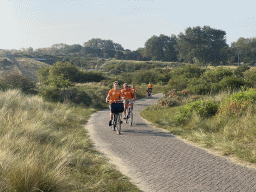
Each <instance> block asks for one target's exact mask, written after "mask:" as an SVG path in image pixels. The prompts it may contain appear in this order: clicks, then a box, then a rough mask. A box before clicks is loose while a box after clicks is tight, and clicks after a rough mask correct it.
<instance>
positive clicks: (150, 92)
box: [147, 89, 152, 99]
mask: <svg viewBox="0 0 256 192" xmlns="http://www.w3.org/2000/svg"><path fill="white" fill-rule="evenodd" d="M148 98H152V90H149V89H147V99H148Z"/></svg>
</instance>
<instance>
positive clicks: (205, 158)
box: [85, 94, 256, 192]
mask: <svg viewBox="0 0 256 192" xmlns="http://www.w3.org/2000/svg"><path fill="white" fill-rule="evenodd" d="M161 96H162V94H157V95H154V96H153V99H141V100H138V101H136V103H135V106H134V123H133V126H129V125H128V124H125V123H123V124H122V130H121V135H117V134H116V132H114V131H112V130H111V128H110V127H109V126H108V121H109V110H108V109H106V110H103V111H99V112H97V113H95V114H93V115H92V117H91V118H90V120H89V121H88V123H87V124H86V126H85V127H86V129H87V130H88V132H89V135H90V137H91V140H92V141H93V143H94V146H95V147H96V149H98V150H99V151H100V152H101V153H103V154H104V155H105V156H106V157H107V158H109V159H110V163H112V164H114V165H115V166H116V167H117V169H119V170H120V171H121V172H122V173H123V174H124V175H126V176H128V177H130V178H131V181H132V182H133V183H135V184H136V185H137V186H138V187H139V188H140V189H141V191H146V192H147V191H149V192H151V191H164V192H165V191H168V192H169V191H171V192H172V191H174V192H175V191H182V192H186V191H189V192H190V191H191V192H192V191H202V192H203V191H205V192H212V191H228V192H229V191H230V192H231V191H232V192H233V191H234V192H241V191H244V192H251V191H256V170H255V169H250V168H247V167H244V166H241V165H238V164H234V163H232V162H230V161H228V160H226V159H225V158H221V157H218V156H215V155H213V154H210V153H208V152H207V151H205V150H202V149H200V148H197V147H195V146H192V145H190V144H187V143H185V142H183V141H182V140H180V139H178V138H177V137H175V136H174V135H172V134H170V133H168V132H165V131H163V130H161V129H157V128H154V127H152V126H150V125H148V124H147V123H146V122H145V121H144V120H143V119H141V118H140V116H139V112H140V111H141V110H142V109H144V108H145V107H147V106H149V105H151V104H153V103H155V102H156V101H157V100H158V99H159V98H160V97H161Z"/></svg>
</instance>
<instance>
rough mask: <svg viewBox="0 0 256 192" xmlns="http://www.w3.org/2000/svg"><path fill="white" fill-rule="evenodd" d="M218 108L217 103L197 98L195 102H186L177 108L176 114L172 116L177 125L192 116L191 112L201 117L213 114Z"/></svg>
mask: <svg viewBox="0 0 256 192" xmlns="http://www.w3.org/2000/svg"><path fill="white" fill-rule="evenodd" d="M218 108H219V104H218V103H216V102H213V101H202V100H201V99H198V100H197V101H195V102H192V103H188V104H186V105H185V106H182V107H181V108H179V111H178V113H177V115H176V116H175V117H174V118H173V121H174V122H175V123H176V124H177V125H179V124H184V123H186V122H187V121H188V120H190V118H191V117H192V114H193V112H195V113H196V114H197V115H199V116H200V117H201V118H209V117H212V116H214V115H215V114H216V113H217V111H218Z"/></svg>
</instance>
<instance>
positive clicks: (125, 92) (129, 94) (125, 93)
mask: <svg viewBox="0 0 256 192" xmlns="http://www.w3.org/2000/svg"><path fill="white" fill-rule="evenodd" d="M121 91H122V97H124V98H126V99H133V90H131V89H128V90H126V89H122V90H121Z"/></svg>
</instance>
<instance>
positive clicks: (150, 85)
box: [147, 82, 153, 93]
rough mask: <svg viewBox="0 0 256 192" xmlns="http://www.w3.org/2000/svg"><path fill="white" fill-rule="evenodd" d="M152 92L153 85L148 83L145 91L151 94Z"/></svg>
mask: <svg viewBox="0 0 256 192" xmlns="http://www.w3.org/2000/svg"><path fill="white" fill-rule="evenodd" d="M152 90H153V84H152V83H151V82H149V83H148V89H147V91H148V92H151V93H152Z"/></svg>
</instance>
